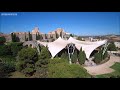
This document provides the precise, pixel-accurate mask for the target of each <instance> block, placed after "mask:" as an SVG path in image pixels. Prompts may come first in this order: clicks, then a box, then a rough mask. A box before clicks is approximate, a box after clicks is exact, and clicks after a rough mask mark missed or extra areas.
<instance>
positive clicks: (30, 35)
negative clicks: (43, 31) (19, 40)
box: [28, 31, 32, 41]
mask: <svg viewBox="0 0 120 90" xmlns="http://www.w3.org/2000/svg"><path fill="white" fill-rule="evenodd" d="M28 34H29V41H31V40H32V34H30V31H29V32H28Z"/></svg>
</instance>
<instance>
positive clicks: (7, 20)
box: [0, 12, 120, 36]
mask: <svg viewBox="0 0 120 90" xmlns="http://www.w3.org/2000/svg"><path fill="white" fill-rule="evenodd" d="M0 17H1V18H0V19H1V20H0V21H1V22H0V23H1V30H0V32H3V33H10V32H28V31H32V30H33V29H34V27H36V26H37V27H39V29H40V32H43V33H48V32H50V31H53V30H56V29H57V28H62V29H64V30H65V31H66V32H69V33H72V34H76V35H81V36H84V35H106V34H120V30H119V29H120V23H119V22H120V13H119V12H9V13H8V12H2V13H1V16H0Z"/></svg>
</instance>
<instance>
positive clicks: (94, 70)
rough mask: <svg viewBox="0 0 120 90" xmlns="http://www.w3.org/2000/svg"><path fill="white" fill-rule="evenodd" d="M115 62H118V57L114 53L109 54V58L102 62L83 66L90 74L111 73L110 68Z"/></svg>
mask: <svg viewBox="0 0 120 90" xmlns="http://www.w3.org/2000/svg"><path fill="white" fill-rule="evenodd" d="M115 62H120V57H117V56H115V55H110V60H109V61H107V62H106V63H104V64H101V65H97V66H88V67H84V68H85V69H87V71H88V73H89V74H91V75H99V74H106V73H111V72H113V71H114V70H113V69H112V68H110V67H111V66H112V65H113V64H114V63H115Z"/></svg>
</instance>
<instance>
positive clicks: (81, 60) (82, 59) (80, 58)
mask: <svg viewBox="0 0 120 90" xmlns="http://www.w3.org/2000/svg"><path fill="white" fill-rule="evenodd" d="M85 60H86V55H85V52H84V51H82V47H81V49H80V52H79V55H78V61H79V63H80V64H84V63H85Z"/></svg>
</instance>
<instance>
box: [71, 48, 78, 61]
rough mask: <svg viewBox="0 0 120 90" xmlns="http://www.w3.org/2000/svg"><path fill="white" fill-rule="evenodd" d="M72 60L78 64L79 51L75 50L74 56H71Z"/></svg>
mask: <svg viewBox="0 0 120 90" xmlns="http://www.w3.org/2000/svg"><path fill="white" fill-rule="evenodd" d="M71 60H72V63H76V62H77V50H75V52H74V53H73V55H71Z"/></svg>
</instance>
